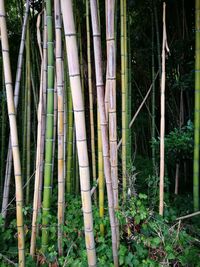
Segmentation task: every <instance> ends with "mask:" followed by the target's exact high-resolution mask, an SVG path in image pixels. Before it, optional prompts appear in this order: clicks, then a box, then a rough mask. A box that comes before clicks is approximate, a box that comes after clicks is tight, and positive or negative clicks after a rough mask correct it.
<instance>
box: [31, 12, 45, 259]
mask: <svg viewBox="0 0 200 267" xmlns="http://www.w3.org/2000/svg"><path fill="white" fill-rule="evenodd" d="M43 14H44V15H43V17H44V21H46V15H45V14H46V13H45V11H44V12H43ZM37 35H38V46H39V49H40V50H41V74H40V93H39V103H38V113H37V119H38V126H37V149H36V164H35V166H36V171H35V185H34V195H33V215H32V231H31V245H30V255H31V256H32V257H34V256H35V250H36V235H37V230H38V229H37V216H38V213H39V209H40V194H41V192H40V187H41V183H42V174H43V150H44V135H43V134H42V132H43V131H44V116H45V115H44V99H43V83H44V80H45V77H44V76H46V72H44V64H46V60H45V59H46V58H45V54H46V42H47V40H46V38H47V35H46V23H44V30H43V52H42V48H41V42H40V39H41V38H40V37H39V35H40V29H39V25H38V32H37Z"/></svg>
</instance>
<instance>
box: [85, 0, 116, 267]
mask: <svg viewBox="0 0 200 267" xmlns="http://www.w3.org/2000/svg"><path fill="white" fill-rule="evenodd" d="M90 8H91V17H92V30H93V44H94V59H95V71H96V87H97V100H98V108H99V115H100V116H99V117H100V125H101V136H102V148H103V160H104V175H105V178H106V187H107V196H108V207H109V216H110V226H111V234H112V251H113V260H114V265H115V266H118V252H117V234H116V219H115V210H114V198H113V189H112V179H111V166H110V155H109V140H108V125H107V119H106V111H105V104H104V83H103V72H102V51H101V34H100V25H99V19H98V9H97V1H96V0H93V1H92V2H91V3H90Z"/></svg>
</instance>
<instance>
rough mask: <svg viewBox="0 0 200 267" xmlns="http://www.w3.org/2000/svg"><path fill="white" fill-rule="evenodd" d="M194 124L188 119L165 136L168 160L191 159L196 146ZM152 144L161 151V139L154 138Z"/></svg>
mask: <svg viewBox="0 0 200 267" xmlns="http://www.w3.org/2000/svg"><path fill="white" fill-rule="evenodd" d="M193 134H194V126H193V123H192V122H191V121H188V122H187V124H186V125H185V126H183V127H182V128H180V129H179V128H175V129H174V130H173V131H171V132H170V133H169V134H168V135H166V136H165V153H166V157H167V159H168V162H169V163H170V162H179V161H181V160H186V159H191V158H192V153H193V147H194V141H193ZM152 145H154V146H155V147H156V150H157V152H158V151H159V145H160V139H159V138H158V139H157V140H153V142H152Z"/></svg>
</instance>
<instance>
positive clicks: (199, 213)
mask: <svg viewBox="0 0 200 267" xmlns="http://www.w3.org/2000/svg"><path fill="white" fill-rule="evenodd" d="M197 215H200V211H197V212H194V213H191V214H188V215H185V216H182V217H179V218H176V221H179V220H184V219H188V218H191V217H194V216H197Z"/></svg>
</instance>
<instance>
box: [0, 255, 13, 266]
mask: <svg viewBox="0 0 200 267" xmlns="http://www.w3.org/2000/svg"><path fill="white" fill-rule="evenodd" d="M0 257H1V258H3V259H4V260H5V261H7V262H8V263H9V264H10V265H14V266H17V263H15V262H13V261H11V260H10V259H8V258H7V257H6V256H4V255H3V254H1V253H0Z"/></svg>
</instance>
